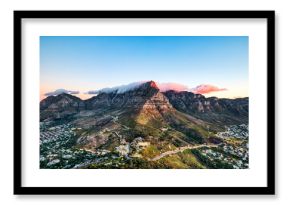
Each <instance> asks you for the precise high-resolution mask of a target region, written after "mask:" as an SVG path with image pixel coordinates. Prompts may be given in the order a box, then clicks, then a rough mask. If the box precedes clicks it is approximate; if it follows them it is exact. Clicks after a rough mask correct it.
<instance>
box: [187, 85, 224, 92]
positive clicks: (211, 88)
mask: <svg viewBox="0 0 290 205" xmlns="http://www.w3.org/2000/svg"><path fill="white" fill-rule="evenodd" d="M225 90H227V89H226V88H218V87H217V86H214V85H205V84H203V85H198V86H196V87H195V88H192V89H191V91H192V92H193V93H196V94H207V93H211V92H217V91H225Z"/></svg>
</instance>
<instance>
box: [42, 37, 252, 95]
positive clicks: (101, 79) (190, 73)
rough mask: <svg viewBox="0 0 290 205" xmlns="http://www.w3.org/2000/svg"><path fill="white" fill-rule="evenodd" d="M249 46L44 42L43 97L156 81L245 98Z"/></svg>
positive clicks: (198, 40)
mask: <svg viewBox="0 0 290 205" xmlns="http://www.w3.org/2000/svg"><path fill="white" fill-rule="evenodd" d="M248 43H249V42H248V37H247V36H104V37H102V36H80V37H75V36H41V37H40V83H41V85H40V86H41V94H43V92H50V91H53V89H59V88H64V89H68V90H79V91H81V92H85V91H88V90H96V89H100V88H103V87H112V86H116V85H122V84H129V83H131V82H137V81H144V80H154V81H157V82H161V83H165V82H174V83H180V84H184V85H186V86H188V87H190V88H192V87H196V86H198V85H200V84H211V85H215V86H218V87H223V88H227V90H228V91H224V92H228V95H229V96H228V97H240V96H246V95H247V84H248ZM237 87H239V88H237ZM51 89H52V90H51ZM232 89H234V90H235V89H236V94H234V93H233V92H230V91H233V90H232ZM238 90H240V93H239V92H238ZM242 90H243V91H242ZM216 95H218V93H216ZM223 95H224V96H227V95H225V93H224V94H223ZM234 95H235V96H234Z"/></svg>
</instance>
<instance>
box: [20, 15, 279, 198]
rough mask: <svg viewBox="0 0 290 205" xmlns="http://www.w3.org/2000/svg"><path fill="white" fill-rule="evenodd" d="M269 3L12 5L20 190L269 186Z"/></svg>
mask: <svg viewBox="0 0 290 205" xmlns="http://www.w3.org/2000/svg"><path fill="white" fill-rule="evenodd" d="M274 19H275V12H274V11H14V194H140V195H141V194H152V195H153V194H155V195H156V194H171V195H172V194H275V163H274V162H275V151H274V148H275V106H274V103H275V82H274V79H275V68H274V67H275V63H274V60H275V58H274V57H275V56H274V53H275V41H274V40H275V28H274V25H275V22H274Z"/></svg>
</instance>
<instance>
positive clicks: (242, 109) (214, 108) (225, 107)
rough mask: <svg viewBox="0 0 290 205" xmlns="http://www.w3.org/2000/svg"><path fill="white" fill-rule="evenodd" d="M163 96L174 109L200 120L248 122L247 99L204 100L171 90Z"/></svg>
mask: <svg viewBox="0 0 290 205" xmlns="http://www.w3.org/2000/svg"><path fill="white" fill-rule="evenodd" d="M164 95H165V96H166V97H167V98H168V99H169V102H170V103H171V104H172V105H173V107H174V108H175V109H177V110H179V111H182V112H185V113H187V114H190V115H193V116H198V117H200V118H202V119H206V120H209V121H211V118H212V120H214V122H216V121H221V122H225V121H227V120H234V121H239V120H242V122H246V121H247V120H248V109H249V108H248V107H249V106H248V101H249V99H248V98H238V99H219V98H216V97H210V98H206V97H204V96H203V95H200V94H194V93H191V92H186V91H183V92H176V91H173V90H171V91H167V92H164Z"/></svg>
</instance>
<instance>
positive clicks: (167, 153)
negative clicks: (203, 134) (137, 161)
mask: <svg viewBox="0 0 290 205" xmlns="http://www.w3.org/2000/svg"><path fill="white" fill-rule="evenodd" d="M202 147H208V148H210V147H218V144H201V145H188V146H185V147H179V148H177V149H175V150H171V151H167V152H164V153H162V154H160V155H158V156H156V157H154V158H152V159H148V161H157V160H159V159H161V158H163V157H166V156H170V155H173V154H177V153H179V152H183V151H184V150H187V149H198V148H202Z"/></svg>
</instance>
